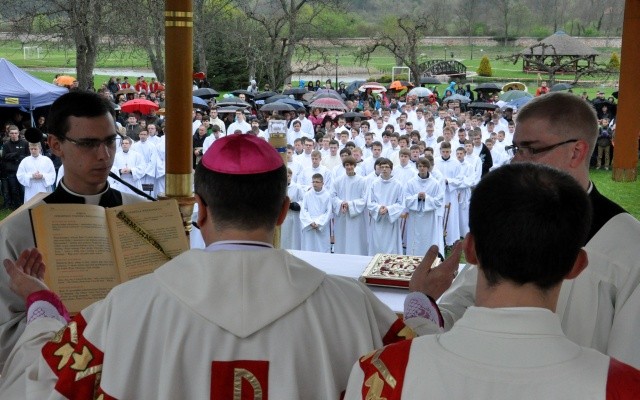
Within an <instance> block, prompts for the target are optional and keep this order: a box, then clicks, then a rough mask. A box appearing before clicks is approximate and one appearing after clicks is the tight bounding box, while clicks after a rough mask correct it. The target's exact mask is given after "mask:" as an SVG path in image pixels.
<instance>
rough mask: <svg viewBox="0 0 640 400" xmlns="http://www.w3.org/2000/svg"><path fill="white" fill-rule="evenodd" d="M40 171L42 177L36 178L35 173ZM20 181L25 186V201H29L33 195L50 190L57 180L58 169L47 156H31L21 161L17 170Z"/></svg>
mask: <svg viewBox="0 0 640 400" xmlns="http://www.w3.org/2000/svg"><path fill="white" fill-rule="evenodd" d="M36 172H40V173H41V174H42V178H40V179H35V178H34V177H33V174H34V173H36ZM16 177H17V178H18V182H20V184H21V185H22V186H24V202H25V203H26V202H28V201H29V200H30V199H31V198H32V197H33V196H35V195H36V194H37V193H40V192H50V191H51V187H52V185H53V183H54V182H55V180H56V169H55V167H54V166H53V162H52V161H51V159H50V158H49V157H47V156H43V155H41V154H40V155H38V156H37V157H33V156H29V157H25V158H23V159H22V161H20V165H18V171H17V172H16Z"/></svg>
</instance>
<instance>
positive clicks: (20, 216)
mask: <svg viewBox="0 0 640 400" xmlns="http://www.w3.org/2000/svg"><path fill="white" fill-rule="evenodd" d="M47 121H49V136H48V142H49V148H50V149H51V151H52V152H53V154H55V155H56V156H58V157H60V158H61V160H62V165H63V166H64V170H65V173H64V177H63V178H62V181H60V184H59V185H58V186H57V188H56V190H55V191H54V192H53V193H51V194H49V195H48V196H47V197H45V198H44V199H43V200H42V201H39V202H34V203H33V204H30V207H34V206H36V205H38V204H41V203H42V202H44V203H47V204H61V203H77V204H85V203H86V204H94V205H100V206H103V207H116V206H120V205H122V204H130V203H135V202H139V201H143V200H142V198H140V197H138V196H136V195H131V194H126V193H120V192H119V191H117V190H115V189H112V188H110V187H109V184H108V183H107V177H108V176H109V171H110V170H111V167H112V165H113V161H114V157H115V154H116V136H117V134H116V128H115V123H114V111H113V108H112V107H111V105H110V104H109V102H108V101H106V100H105V99H104V98H102V97H101V96H99V95H97V94H95V93H89V92H80V91H75V92H70V93H68V94H65V95H63V96H61V97H60V98H58V100H56V101H55V102H54V103H53V104H52V105H51V109H50V111H49V118H47ZM0 237H2V240H1V241H0V259H5V258H11V259H16V258H17V257H18V256H19V255H20V253H21V252H22V251H23V250H25V249H28V248H31V247H34V246H35V244H34V240H33V232H32V230H31V220H30V218H29V212H28V210H24V211H20V212H18V213H16V214H13V215H11V217H10V218H7V219H6V220H4V221H2V223H0ZM25 322H26V318H25V305H24V300H23V299H21V298H20V297H18V296H17V295H16V294H14V293H13V292H12V291H11V290H10V289H9V277H8V276H7V274H6V272H5V270H4V269H3V268H0V368H1V367H2V365H4V362H5V360H6V358H7V356H8V355H9V352H10V351H11V349H12V348H13V345H14V344H15V342H16V340H17V339H18V337H19V336H20V334H21V333H22V331H23V330H24V326H25Z"/></svg>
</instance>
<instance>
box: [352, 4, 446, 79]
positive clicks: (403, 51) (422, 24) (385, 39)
mask: <svg viewBox="0 0 640 400" xmlns="http://www.w3.org/2000/svg"><path fill="white" fill-rule="evenodd" d="M440 4H441V3H440V2H433V3H432V7H420V8H416V9H414V10H413V12H411V11H410V9H409V11H405V13H401V14H400V15H399V16H397V17H396V16H390V17H387V18H386V19H385V21H384V22H383V23H382V24H381V25H380V27H379V29H378V31H377V32H378V33H377V35H376V36H374V37H373V38H372V41H371V44H369V45H365V46H363V47H362V48H360V49H359V51H358V52H357V53H356V60H357V61H359V62H360V63H362V64H367V63H368V62H369V60H370V58H371V55H372V54H373V53H374V52H375V51H376V50H377V49H378V48H383V49H386V50H387V51H389V52H390V53H391V54H393V56H394V57H395V58H396V63H397V65H406V66H407V67H409V70H410V71H411V79H412V81H413V83H414V84H415V85H416V86H419V85H420V77H421V76H422V73H423V72H424V70H423V68H424V67H423V65H422V60H421V58H422V57H421V53H420V41H421V40H422V38H423V37H425V36H428V35H431V34H434V33H436V32H440V30H441V29H442V25H441V24H442V22H441V21H443V20H444V19H442V18H439V13H438V10H439V9H440V8H441V7H442V6H441V5H440ZM424 9H428V10H429V11H428V12H425V11H421V10H424Z"/></svg>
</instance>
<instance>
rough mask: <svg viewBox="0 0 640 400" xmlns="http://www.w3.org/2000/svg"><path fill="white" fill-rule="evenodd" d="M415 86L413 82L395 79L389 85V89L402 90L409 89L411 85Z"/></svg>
mask: <svg viewBox="0 0 640 400" xmlns="http://www.w3.org/2000/svg"><path fill="white" fill-rule="evenodd" d="M414 86H415V85H414V84H413V83H411V82H407V81H393V82H391V84H390V85H389V89H391V90H396V91H401V90H405V89H408V88H409V87H414Z"/></svg>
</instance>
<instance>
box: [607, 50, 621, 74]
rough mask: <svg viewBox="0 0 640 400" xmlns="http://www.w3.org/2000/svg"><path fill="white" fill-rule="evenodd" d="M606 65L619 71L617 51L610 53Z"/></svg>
mask: <svg viewBox="0 0 640 400" xmlns="http://www.w3.org/2000/svg"><path fill="white" fill-rule="evenodd" d="M607 66H608V67H609V69H610V70H612V71H620V58H618V54H617V53H611V58H610V59H609V64H607Z"/></svg>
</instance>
